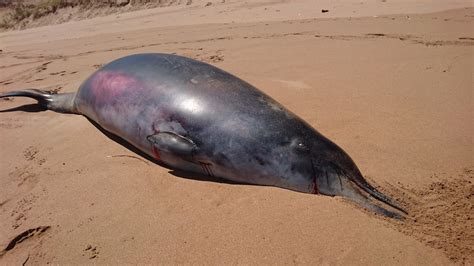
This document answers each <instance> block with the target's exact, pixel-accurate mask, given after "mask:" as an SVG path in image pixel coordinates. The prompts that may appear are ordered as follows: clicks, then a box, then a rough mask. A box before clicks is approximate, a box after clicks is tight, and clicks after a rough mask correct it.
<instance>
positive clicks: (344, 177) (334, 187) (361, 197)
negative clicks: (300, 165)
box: [313, 167, 408, 219]
mask: <svg viewBox="0 0 474 266" xmlns="http://www.w3.org/2000/svg"><path fill="white" fill-rule="evenodd" d="M356 175H357V173H356ZM313 183H314V188H313V193H314V194H323V195H328V196H342V197H344V198H346V199H349V200H351V201H353V202H355V203H357V204H358V205H360V206H362V207H363V208H365V209H367V210H370V211H373V212H375V213H377V214H381V215H383V216H386V217H390V218H395V219H403V218H404V215H407V214H408V213H407V211H405V210H404V209H403V208H402V207H400V206H399V205H398V204H397V203H395V201H394V200H392V199H391V198H390V197H388V196H386V195H384V194H382V193H381V192H380V191H378V190H377V189H376V188H374V187H373V186H371V185H370V184H369V183H368V182H367V181H365V179H364V178H363V177H362V175H361V174H360V175H359V176H357V177H355V178H354V177H353V175H351V174H347V173H345V172H344V171H342V170H340V168H333V167H331V168H329V169H325V170H324V171H323V172H319V175H314V176H313ZM373 199H375V201H374V200H373Z"/></svg>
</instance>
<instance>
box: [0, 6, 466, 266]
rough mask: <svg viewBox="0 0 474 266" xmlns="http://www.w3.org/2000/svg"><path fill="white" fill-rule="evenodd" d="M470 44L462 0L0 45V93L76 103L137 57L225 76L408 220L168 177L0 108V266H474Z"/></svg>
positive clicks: (62, 122)
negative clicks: (339, 158) (332, 151)
mask: <svg viewBox="0 0 474 266" xmlns="http://www.w3.org/2000/svg"><path fill="white" fill-rule="evenodd" d="M208 2H209V3H211V4H208ZM323 9H324V10H328V12H324V13H323V12H321V10H323ZM473 29H474V7H473V6H472V2H471V1H438V0H433V1H416V3H412V2H411V1H402V0H387V1H364V0H359V1H352V0H350V1H329V0H325V1H320V2H318V3H317V4H316V3H314V1H310V0H299V1H276V0H272V1H263V0H255V1H246V2H243V1H200V0H199V1H193V2H192V4H191V5H184V4H183V5H174V6H170V7H163V8H154V9H147V10H138V11H133V12H129V13H120V14H112V15H108V16H105V17H95V18H90V19H86V20H79V21H69V22H66V23H63V24H56V25H47V26H41V27H35V28H29V29H25V30H15V31H5V32H0V91H1V92H6V91H12V90H17V89H24V88H37V89H43V90H53V91H57V92H60V93H63V92H74V91H76V90H77V88H78V87H79V86H80V84H81V83H82V81H84V80H85V79H86V78H87V77H88V76H89V75H90V74H91V73H93V72H94V71H95V70H97V69H98V68H100V67H101V66H102V65H103V64H106V63H107V62H110V61H112V60H114V59H117V58H119V57H122V56H125V55H129V54H136V53H143V52H160V53H174V54H178V55H183V56H187V57H190V58H194V59H198V60H201V61H204V62H208V63H210V64H212V65H215V66H217V67H219V68H222V69H224V70H226V71H228V72H230V73H232V74H234V75H236V76H238V77H240V78H242V79H243V80H246V81H248V82H249V83H251V84H253V85H254V86H256V87H257V88H259V89H260V90H262V91H264V92H265V93H266V94H268V95H270V96H271V97H273V98H274V99H276V100H277V101H279V102H280V103H282V104H283V105H284V106H285V107H287V108H288V109H289V110H291V111H292V112H294V113H295V114H297V115H298V116H300V117H301V118H303V119H304V120H305V121H307V122H308V123H309V124H310V125H312V126H313V127H314V128H316V129H317V130H318V131H319V132H321V133H322V134H324V135H325V136H327V137H328V138H329V139H331V140H333V141H334V142H335V143H337V144H338V145H339V146H341V147H342V148H343V149H344V150H345V151H346V152H347V153H348V154H349V155H350V156H351V157H352V159H353V160H354V161H355V162H356V164H357V165H358V167H359V168H360V169H361V171H362V173H363V174H364V176H365V177H366V178H367V180H369V181H370V182H371V183H372V184H374V185H376V187H377V188H379V189H380V190H381V191H383V192H384V193H386V194H387V195H390V196H392V197H393V198H394V199H396V200H397V201H398V202H400V203H401V205H403V206H404V207H405V208H406V209H407V210H408V212H409V215H408V216H407V217H406V219H405V220H403V221H396V220H393V219H388V218H383V217H380V216H378V215H375V214H373V213H371V212H368V211H365V210H363V209H361V208H359V207H358V206H356V205H354V204H352V203H350V202H348V201H347V200H344V199H342V198H339V197H327V196H320V195H311V194H304V193H298V192H294V191H290V190H285V189H280V188H275V187H262V186H251V185H240V184H227V183H222V182H210V181H206V180H204V179H203V178H201V177H199V176H196V177H193V176H191V177H190V176H183V175H182V174H180V173H177V172H174V171H171V170H170V169H167V168H164V167H161V166H159V165H156V164H154V163H152V162H150V161H148V160H147V159H146V158H143V157H141V156H139V155H137V154H135V153H133V152H132V151H130V150H128V149H127V148H126V147H124V146H121V145H120V144H118V143H116V142H115V141H113V140H112V139H110V138H108V137H107V136H106V135H104V134H103V133H101V132H100V131H99V130H98V129H97V128H96V127H94V126H93V125H92V124H91V123H90V122H89V121H88V120H87V119H86V118H85V117H83V116H80V115H71V114H58V113H54V112H51V111H40V110H35V109H34V108H16V107H19V106H23V105H30V104H33V103H35V101H34V100H31V99H26V98H15V99H13V98H7V99H0V110H1V112H0V147H1V149H0V224H1V225H2V226H1V227H0V250H3V251H1V252H0V264H4V265H18V264H22V263H25V262H26V264H30V263H31V264H48V263H55V264H85V263H88V264H90V263H93V264H95V263H96V264H116V263H130V264H158V263H159V264H212V265H223V264H246V265H249V264H251V265H255V264H272V265H273V264H291V265H296V264H303V265H341V264H343V265H347V264H350V265H367V264H369V265H393V264H401V265H450V264H461V265H463V264H464V265H471V264H474V222H473V219H474V217H473V213H474V207H473V206H474V198H473V195H474V184H473V182H474V156H473V155H474V154H473V136H474V123H473V106H474V104H473V88H474V86H473V79H472V78H473V73H474V72H473V69H474V68H473V63H474V50H473V47H474V30H473ZM25 232H26V233H25ZM22 233H24V234H23V235H22ZM15 238H16V241H13V242H11V241H12V240H13V239H15ZM13 244H14V245H13Z"/></svg>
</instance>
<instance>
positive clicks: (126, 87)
mask: <svg viewBox="0 0 474 266" xmlns="http://www.w3.org/2000/svg"><path fill="white" fill-rule="evenodd" d="M14 96H25V97H32V98H35V99H37V100H38V102H39V104H41V105H42V106H44V107H46V108H48V109H50V110H53V111H57V112H63V113H76V114H82V115H85V116H86V117H88V118H89V119H91V120H93V121H95V122H96V123H97V124H98V125H100V126H101V127H102V128H104V129H105V130H107V131H109V132H111V133H113V134H115V135H117V136H119V137H121V138H123V139H124V140H126V141H127V142H129V143H130V144H132V145H133V146H135V147H136V148H138V149H139V150H141V151H143V152H145V153H146V154H148V155H150V156H152V157H153V158H155V159H156V160H158V161H160V162H162V163H164V164H166V165H169V166H171V167H173V168H177V169H182V170H186V171H191V172H197V173H202V174H205V175H210V176H215V177H220V178H224V179H228V180H232V181H236V182H241V183H250V184H259V185H269V186H277V187H282V188H287V189H291V190H295V191H300V192H305V193H313V194H323V195H330V196H343V197H345V198H349V199H351V200H353V201H356V202H358V203H359V204H361V205H362V206H364V207H365V208H367V209H370V210H372V211H375V212H376V213H379V214H383V215H385V216H388V217H394V218H401V217H402V215H401V214H400V213H399V212H402V213H406V212H405V211H404V210H403V209H402V208H400V207H399V206H398V205H397V204H395V203H394V202H393V201H392V200H391V199H390V198H388V197H387V196H385V195H383V194H382V193H380V192H379V191H377V190H376V189H375V188H374V187H372V186H371V185H370V184H368V183H367V182H366V180H365V179H364V178H363V176H362V174H361V172H360V171H359V169H358V168H357V166H356V165H355V163H354V162H353V161H352V159H351V158H350V157H349V156H348V155H347V154H346V153H345V152H344V151H343V150H342V149H341V148H339V147H338V146H337V145H336V144H334V143H333V142H331V141H330V140H329V139H327V138H325V137H324V136H323V135H321V134H320V133H319V132H317V131H316V130H315V129H314V128H312V127H311V126H310V125H308V124H307V123H306V122H305V121H303V120H302V119H300V118H299V117H297V116H296V115H295V114H293V113H292V112H290V111H288V110H287V109H285V108H284V107H283V106H282V105H280V104H279V103H278V102H276V101H275V100H273V99H272V98H270V97H269V96H267V95H265V94H264V93H263V92H261V91H259V90H258V89H256V88H255V87H253V86H252V85H250V84H248V83H247V82H245V81H243V80H241V79H239V78H237V77H235V76H233V75H231V74H229V73H227V72H225V71H223V70H220V69H218V68H216V67H213V66H211V65H208V64H206V63H203V62H199V61H196V60H192V59H189V58H185V57H181V56H176V55H168V54H138V55H131V56H127V57H124V58H120V59H117V60H115V61H113V62H111V63H109V64H107V65H105V66H104V67H102V68H101V69H99V70H97V71H96V72H95V73H94V74H92V76H90V77H89V78H88V79H87V80H86V81H85V82H84V83H83V84H82V85H81V86H80V88H79V90H78V91H77V93H70V94H55V95H51V94H48V93H46V92H43V91H39V90H22V91H16V92H9V93H3V94H0V98H1V97H14ZM369 195H370V196H372V197H373V198H375V199H377V200H379V201H380V202H383V203H385V204H386V205H388V206H390V207H391V208H392V209H393V210H388V209H385V208H383V207H381V206H379V205H376V204H374V203H373V202H372V201H371V200H370V199H369V197H368V196H369ZM395 210H396V211H395Z"/></svg>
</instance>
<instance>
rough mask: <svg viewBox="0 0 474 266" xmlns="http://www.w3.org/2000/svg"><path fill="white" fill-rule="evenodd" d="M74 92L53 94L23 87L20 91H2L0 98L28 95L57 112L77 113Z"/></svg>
mask: <svg viewBox="0 0 474 266" xmlns="http://www.w3.org/2000/svg"><path fill="white" fill-rule="evenodd" d="M75 95H76V94H75V93H60V94H55V93H51V92H47V91H42V90H37V89H25V90H20V91H11V92H2V93H0V98H7V97H28V98H33V99H35V100H37V101H38V104H39V105H41V106H42V107H44V108H46V109H48V110H51V111H55V112H58V113H67V114H77V111H76V110H75V107H74V96H75Z"/></svg>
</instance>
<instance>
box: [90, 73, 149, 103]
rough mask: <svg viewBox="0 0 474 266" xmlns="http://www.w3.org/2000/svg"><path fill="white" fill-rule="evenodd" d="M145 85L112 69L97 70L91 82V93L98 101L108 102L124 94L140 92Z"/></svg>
mask: <svg viewBox="0 0 474 266" xmlns="http://www.w3.org/2000/svg"><path fill="white" fill-rule="evenodd" d="M144 88H145V85H144V84H143V83H142V82H140V81H139V80H137V79H136V78H134V77H133V76H130V75H127V74H124V73H121V72H114V71H101V72H98V73H97V74H96V75H95V76H94V78H93V80H92V83H91V89H92V95H93V97H94V99H95V101H96V102H98V103H108V102H113V101H114V100H117V99H119V98H120V97H121V96H123V95H124V94H127V95H128V94H129V93H140V92H142V91H143V90H144Z"/></svg>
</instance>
